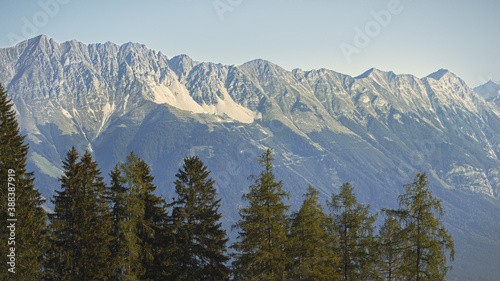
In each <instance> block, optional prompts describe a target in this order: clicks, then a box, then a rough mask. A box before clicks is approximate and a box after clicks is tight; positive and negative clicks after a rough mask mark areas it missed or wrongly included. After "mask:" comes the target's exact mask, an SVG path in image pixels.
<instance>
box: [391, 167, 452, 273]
mask: <svg viewBox="0 0 500 281" xmlns="http://www.w3.org/2000/svg"><path fill="white" fill-rule="evenodd" d="M427 186H428V181H427V176H426V175H425V173H424V174H417V175H416V176H415V179H414V181H413V183H411V184H407V185H405V188H406V192H405V194H403V195H400V196H399V198H398V201H399V209H397V210H386V213H387V214H389V215H392V216H395V217H397V218H398V219H399V221H400V223H401V224H402V228H403V234H404V240H405V248H404V250H403V257H402V270H403V271H404V273H405V277H404V279H405V280H444V279H445V277H446V273H447V272H448V270H449V269H450V268H451V266H447V265H446V263H447V258H446V253H447V252H448V253H449V257H450V260H451V261H453V259H454V257H455V250H454V243H453V240H452V238H451V236H450V235H449V234H448V231H447V230H446V228H445V227H444V225H443V222H442V221H441V219H442V217H443V215H444V210H443V207H442V206H441V200H440V199H437V198H435V197H434V196H433V195H432V192H431V191H429V189H428V188H427Z"/></svg>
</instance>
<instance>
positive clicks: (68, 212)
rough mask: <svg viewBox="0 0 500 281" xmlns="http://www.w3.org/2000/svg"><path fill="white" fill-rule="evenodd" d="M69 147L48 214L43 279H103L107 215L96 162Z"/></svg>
mask: <svg viewBox="0 0 500 281" xmlns="http://www.w3.org/2000/svg"><path fill="white" fill-rule="evenodd" d="M78 158H79V156H78V153H77V152H76V149H75V148H74V147H73V148H72V149H71V150H70V151H69V152H68V153H67V157H66V160H65V161H64V162H63V168H64V170H65V171H64V175H63V176H62V177H61V178H60V181H61V183H62V184H61V190H60V191H56V195H55V196H54V199H53V200H52V202H53V204H54V213H52V214H50V215H49V218H50V227H51V235H50V241H51V249H50V251H49V254H48V257H47V262H48V263H47V265H46V268H45V269H46V271H47V273H48V274H47V279H51V280H106V279H108V277H109V274H110V260H109V256H110V252H109V249H110V242H111V236H110V233H111V227H112V221H111V212H110V209H109V206H108V204H107V199H106V196H105V185H104V181H103V177H101V176H100V174H101V171H100V169H98V167H97V163H96V162H95V161H93V160H92V156H91V155H90V153H89V152H88V151H87V152H85V155H84V156H83V157H82V158H81V161H80V162H77V160H78Z"/></svg>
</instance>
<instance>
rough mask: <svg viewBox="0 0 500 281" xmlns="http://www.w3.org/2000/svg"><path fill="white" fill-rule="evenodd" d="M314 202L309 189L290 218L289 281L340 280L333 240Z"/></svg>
mask: <svg viewBox="0 0 500 281" xmlns="http://www.w3.org/2000/svg"><path fill="white" fill-rule="evenodd" d="M318 200H319V197H318V191H317V190H316V189H314V188H313V187H312V186H309V187H308V189H307V193H306V194H305V199H304V202H303V203H302V206H301V207H300V210H299V211H298V212H295V213H293V214H292V216H291V218H290V220H291V229H290V243H289V244H290V255H291V265H290V279H291V280H340V275H339V274H338V272H337V270H336V269H337V267H338V264H339V262H340V257H339V256H338V253H337V251H336V249H335V242H336V239H335V236H334V235H333V233H331V232H330V231H328V223H329V222H328V217H327V215H326V214H325V213H324V212H323V207H322V206H321V204H319V202H318Z"/></svg>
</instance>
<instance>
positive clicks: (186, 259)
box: [169, 156, 230, 280]
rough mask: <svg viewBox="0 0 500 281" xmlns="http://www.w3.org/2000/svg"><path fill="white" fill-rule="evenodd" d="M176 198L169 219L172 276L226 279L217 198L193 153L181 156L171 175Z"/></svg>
mask: <svg viewBox="0 0 500 281" xmlns="http://www.w3.org/2000/svg"><path fill="white" fill-rule="evenodd" d="M175 176H176V177H177V180H176V181H175V182H174V184H175V192H176V194H177V198H175V199H174V201H173V202H172V203H171V204H169V207H171V208H173V211H172V215H171V216H170V217H169V221H170V223H171V225H172V227H173V229H174V245H173V264H172V267H171V269H170V271H171V272H172V273H173V276H171V279H173V280H229V273H230V271H229V269H228V268H227V266H226V265H225V263H226V262H227V261H228V259H229V258H228V256H227V254H226V242H227V240H228V239H227V237H226V231H225V230H223V229H222V225H221V223H220V219H221V218H222V215H221V214H220V213H219V207H220V199H217V191H216V189H215V188H214V183H215V182H214V180H212V178H209V176H210V172H209V171H207V167H206V166H204V164H203V162H202V161H201V160H200V159H199V158H198V157H197V156H194V157H188V158H184V165H183V167H182V169H179V172H178V173H177V174H176V175H175Z"/></svg>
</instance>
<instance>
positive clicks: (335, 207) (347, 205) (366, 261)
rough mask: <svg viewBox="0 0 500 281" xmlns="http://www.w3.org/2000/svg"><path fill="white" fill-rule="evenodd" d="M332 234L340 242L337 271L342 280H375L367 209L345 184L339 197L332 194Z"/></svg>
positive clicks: (373, 217) (371, 235)
mask: <svg viewBox="0 0 500 281" xmlns="http://www.w3.org/2000/svg"><path fill="white" fill-rule="evenodd" d="M329 205H330V208H331V210H332V226H333V231H334V233H335V234H336V235H337V237H338V238H339V243H338V247H339V249H340V256H341V258H342V260H341V263H340V267H339V271H340V273H341V275H342V279H343V280H371V279H374V278H376V277H377V275H378V273H377V270H376V267H375V264H374V263H375V258H376V257H375V241H374V236H373V229H374V228H373V223H374V222H375V220H376V216H374V215H370V206H369V205H368V206H364V205H363V204H360V203H358V202H357V199H356V194H355V193H354V188H353V187H352V186H351V184H350V183H348V182H346V183H344V184H343V185H342V187H341V189H340V193H339V194H338V195H335V194H332V201H331V202H329Z"/></svg>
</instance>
